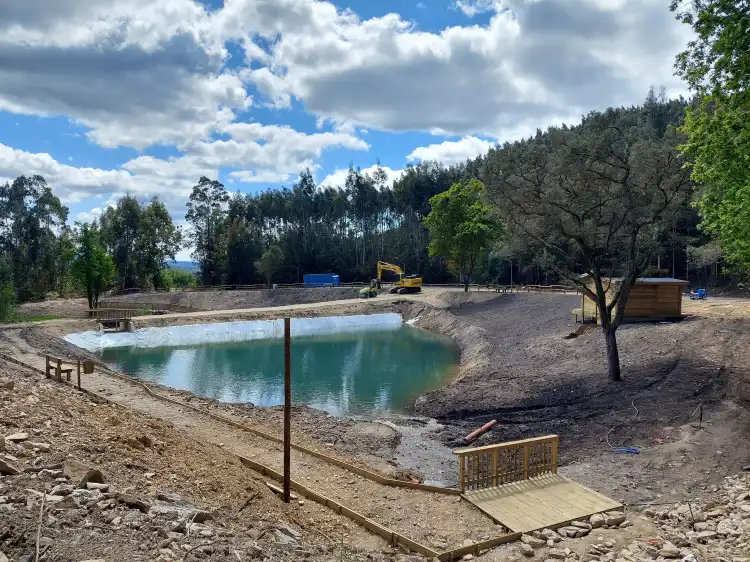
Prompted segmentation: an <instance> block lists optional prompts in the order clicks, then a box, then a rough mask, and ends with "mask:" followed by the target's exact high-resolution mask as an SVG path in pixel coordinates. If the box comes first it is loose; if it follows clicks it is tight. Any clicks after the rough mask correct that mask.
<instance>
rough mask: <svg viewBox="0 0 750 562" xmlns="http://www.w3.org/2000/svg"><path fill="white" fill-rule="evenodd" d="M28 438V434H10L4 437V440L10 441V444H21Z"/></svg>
mask: <svg viewBox="0 0 750 562" xmlns="http://www.w3.org/2000/svg"><path fill="white" fill-rule="evenodd" d="M28 438H29V434H28V433H11V434H10V435H6V436H5V440H6V441H10V442H11V443H21V442H22V441H26V440H27V439H28Z"/></svg>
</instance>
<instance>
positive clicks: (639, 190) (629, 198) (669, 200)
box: [485, 110, 691, 381]
mask: <svg viewBox="0 0 750 562" xmlns="http://www.w3.org/2000/svg"><path fill="white" fill-rule="evenodd" d="M646 117H647V115H644V114H643V113H642V112H640V111H634V110H608V111H606V112H605V113H602V114H599V113H592V114H590V115H589V116H588V117H587V118H586V119H584V121H583V123H582V124H581V125H580V126H578V127H575V128H572V129H571V128H568V127H565V126H564V127H561V128H552V129H550V130H549V131H548V132H547V133H545V134H543V133H541V132H539V133H538V134H537V136H536V137H535V138H531V139H528V140H526V141H522V142H516V143H513V144H505V145H504V146H503V147H501V148H499V149H497V150H493V151H491V152H490V154H489V155H488V157H487V169H486V172H485V175H486V178H487V191H488V195H489V198H490V200H491V201H492V202H493V203H494V204H495V205H496V206H497V208H498V209H499V210H500V211H501V213H502V216H503V217H504V219H505V221H506V222H507V225H508V227H509V230H510V232H511V234H512V235H513V238H514V239H515V240H516V242H517V243H518V244H519V245H522V246H525V248H526V249H527V250H528V251H529V252H531V253H532V254H533V255H534V256H535V258H536V260H537V262H538V263H541V264H543V265H544V267H545V268H546V269H548V270H553V271H555V272H556V273H557V274H558V275H559V276H560V277H563V278H566V279H568V280H569V281H571V282H573V283H575V284H577V285H578V286H579V287H580V289H581V290H582V291H583V292H584V293H585V294H586V295H587V296H588V297H589V298H590V299H591V300H592V301H594V302H595V303H596V305H597V307H598V310H599V317H600V318H601V326H602V329H603V332H604V336H605V342H606V347H607V356H608V369H609V377H610V378H611V379H612V380H615V381H616V380H620V359H619V352H618V348H617V337H616V331H617V328H618V327H619V326H620V324H621V323H622V320H623V317H624V312H625V304H626V302H627V300H628V295H629V294H630V290H631V288H632V287H633V285H634V284H635V282H636V280H637V278H638V277H639V276H640V275H642V274H643V273H644V272H645V271H647V270H648V268H649V266H650V263H651V260H652V258H653V257H654V256H656V255H657V254H658V253H659V252H660V250H661V249H662V248H661V247H660V246H661V243H662V241H663V239H664V237H663V235H664V233H666V232H668V231H669V229H670V227H671V225H672V224H673V223H674V220H675V217H676V216H677V215H678V214H679V213H680V211H681V209H683V208H684V205H685V201H686V200H687V198H688V197H689V194H690V186H691V183H690V179H689V171H687V170H686V169H685V167H684V163H683V159H682V158H681V155H680V153H679V151H678V149H677V146H678V143H679V139H678V138H677V137H676V134H675V132H674V128H668V129H667V130H666V131H665V133H664V135H663V136H660V134H659V131H657V130H655V129H654V127H653V126H652V125H651V124H650V123H649V122H648V119H647V118H646ZM582 273H586V274H588V275H587V276H586V278H585V279H584V278H581V274H582ZM612 276H619V277H621V282H620V283H619V284H617V285H616V289H614V290H611V289H610V287H609V286H610V281H611V277H612ZM589 280H591V281H593V286H591V285H590V284H589ZM608 289H610V290H609V291H608Z"/></svg>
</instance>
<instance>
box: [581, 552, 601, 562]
mask: <svg viewBox="0 0 750 562" xmlns="http://www.w3.org/2000/svg"><path fill="white" fill-rule="evenodd" d="M598 561H599V557H598V556H597V555H596V554H589V553H588V552H587V553H585V554H582V555H581V562H598Z"/></svg>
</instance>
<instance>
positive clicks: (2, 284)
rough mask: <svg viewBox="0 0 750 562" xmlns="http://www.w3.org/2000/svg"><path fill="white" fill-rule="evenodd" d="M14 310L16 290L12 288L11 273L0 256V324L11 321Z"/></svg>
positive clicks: (8, 266)
mask: <svg viewBox="0 0 750 562" xmlns="http://www.w3.org/2000/svg"><path fill="white" fill-rule="evenodd" d="M15 309H16V288H15V287H14V286H13V271H12V270H11V268H10V265H9V264H8V262H7V261H6V260H5V259H4V258H3V257H2V256H0V322H8V321H10V320H11V319H12V316H13V313H14V311H15Z"/></svg>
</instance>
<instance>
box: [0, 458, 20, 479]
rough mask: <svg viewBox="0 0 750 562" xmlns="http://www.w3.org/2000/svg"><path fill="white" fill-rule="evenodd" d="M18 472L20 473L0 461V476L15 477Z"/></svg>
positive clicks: (13, 467) (10, 465)
mask: <svg viewBox="0 0 750 562" xmlns="http://www.w3.org/2000/svg"><path fill="white" fill-rule="evenodd" d="M19 472H20V471H19V470H18V469H17V468H16V467H15V466H13V465H12V464H8V463H7V462H5V461H4V460H3V459H0V474H4V475H5V476H15V475H16V474H18V473H19Z"/></svg>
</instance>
